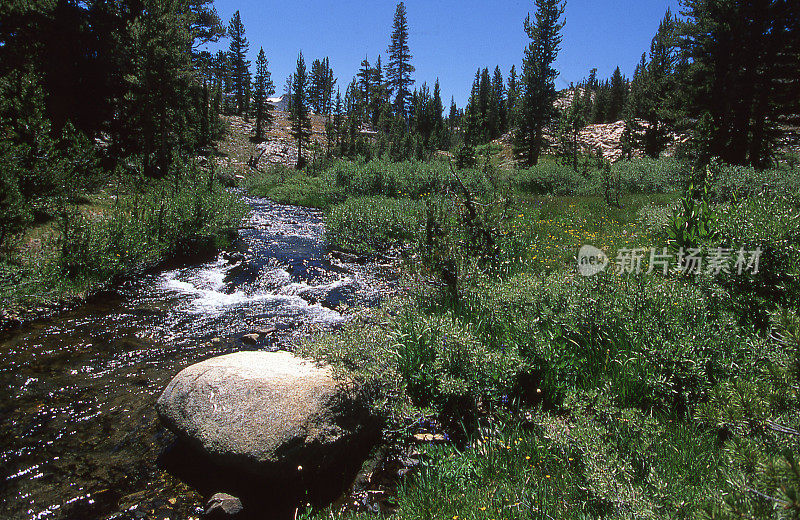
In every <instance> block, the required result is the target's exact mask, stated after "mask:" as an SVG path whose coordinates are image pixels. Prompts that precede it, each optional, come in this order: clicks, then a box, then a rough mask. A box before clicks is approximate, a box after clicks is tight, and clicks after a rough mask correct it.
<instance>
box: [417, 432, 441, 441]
mask: <svg viewBox="0 0 800 520" xmlns="http://www.w3.org/2000/svg"><path fill="white" fill-rule="evenodd" d="M414 440H415V441H417V442H444V441H446V440H447V439H446V438H445V436H444V435H442V434H440V433H417V434H414Z"/></svg>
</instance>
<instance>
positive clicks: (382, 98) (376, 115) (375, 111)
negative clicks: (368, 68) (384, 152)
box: [369, 55, 389, 128]
mask: <svg viewBox="0 0 800 520" xmlns="http://www.w3.org/2000/svg"><path fill="white" fill-rule="evenodd" d="M372 91H373V92H374V95H373V96H372V104H371V105H370V107H369V117H370V123H371V125H372V127H373V128H376V127H377V126H378V120H379V119H380V116H381V112H382V111H383V108H384V105H385V104H386V103H388V102H389V93H388V86H387V85H386V82H385V81H384V78H383V64H382V63H381V57H380V55H379V56H378V59H377V61H376V62H375V67H374V68H373V69H372Z"/></svg>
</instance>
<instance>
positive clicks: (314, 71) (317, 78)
mask: <svg viewBox="0 0 800 520" xmlns="http://www.w3.org/2000/svg"><path fill="white" fill-rule="evenodd" d="M325 79H326V74H325V73H324V72H323V70H322V62H321V61H320V60H314V61H313V62H311V76H310V80H309V87H308V103H309V105H310V106H311V109H312V110H313V111H314V112H315V113H317V114H320V113H322V104H323V102H322V92H323V89H324V88H325Z"/></svg>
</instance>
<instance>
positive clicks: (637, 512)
mask: <svg viewBox="0 0 800 520" xmlns="http://www.w3.org/2000/svg"><path fill="white" fill-rule="evenodd" d="M489 151H490V152H491V150H489ZM382 168H383V170H382V171H381V169H382ZM731 171H732V170H731V169H728V168H727V167H724V168H722V169H721V170H718V173H719V172H723V173H719V176H718V177H717V178H711V179H709V186H710V190H709V193H710V194H711V200H712V208H713V212H714V217H713V218H712V219H711V220H710V225H712V226H713V227H714V231H715V233H712V234H709V235H708V237H710V238H708V239H707V240H709V242H707V243H703V244H702V245H703V246H705V247H707V248H713V247H718V246H724V247H748V248H754V247H761V248H762V250H763V251H764V257H763V264H762V268H763V270H762V271H761V272H759V273H757V274H755V275H750V276H741V277H738V276H732V275H728V274H724V273H723V274H720V275H717V276H711V275H700V276H684V275H680V274H677V273H673V272H670V273H668V274H667V275H663V274H645V273H643V274H640V275H620V274H616V273H604V274H601V275H597V276H595V277H593V278H585V277H582V276H579V275H578V274H577V273H576V269H575V265H576V259H575V256H576V253H577V250H578V248H579V247H580V246H581V245H583V244H591V245H594V246H597V247H600V248H601V249H603V250H604V251H606V253H607V254H608V255H609V256H610V257H611V258H612V259H614V258H615V253H616V252H617V251H619V250H620V249H622V248H634V247H645V248H650V247H657V248H661V247H666V246H667V245H668V244H669V243H670V242H669V234H668V233H667V229H668V226H669V224H670V222H672V221H673V214H674V212H675V211H679V208H680V205H679V199H680V198H681V197H682V192H683V188H684V186H685V185H686V184H687V175H688V171H687V169H686V167H685V166H684V165H682V164H680V163H678V162H676V161H672V160H664V161H650V160H637V161H631V162H628V163H618V164H617V165H615V166H614V168H613V170H612V172H613V173H614V175H615V179H616V181H615V182H619V183H621V184H620V185H621V191H622V197H621V199H620V205H619V207H617V206H610V205H608V204H607V203H606V201H605V198H604V197H603V193H602V192H601V191H600V190H598V186H600V184H598V179H600V174H599V172H589V174H588V175H583V174H575V172H572V171H571V170H569V169H565V168H564V167H563V166H561V165H559V164H557V163H555V162H554V161H545V162H544V163H543V164H542V165H541V166H540V167H537V168H533V169H530V170H524V171H517V172H504V171H498V170H494V169H493V168H491V167H490V168H484V169H478V170H468V171H465V172H460V174H459V175H461V176H462V178H463V180H464V184H465V185H466V186H467V188H468V191H470V193H471V194H472V195H471V199H467V198H465V196H464V194H463V191H462V190H461V189H460V186H458V184H454V183H453V182H451V181H452V179H453V177H452V175H451V174H450V173H449V171H448V170H446V169H442V165H441V164H438V165H437V164H431V165H423V164H418V163H405V164H402V165H394V166H386V165H384V164H382V163H354V164H350V165H348V164H339V165H337V166H336V167H334V168H333V169H332V170H329V171H327V172H325V173H323V174H322V175H321V176H320V177H319V179H322V182H321V183H320V184H319V186H320V189H321V191H320V193H319V196H320V198H321V199H324V200H326V201H328V202H327V203H326V204H325V205H324V206H325V207H327V208H328V209H327V213H326V223H327V226H328V230H327V233H328V234H327V237H328V240H329V242H330V243H331V245H333V246H335V247H342V248H346V249H350V250H356V251H364V252H372V251H381V250H385V249H386V248H388V247H395V248H399V249H401V250H403V251H404V253H405V255H404V258H405V261H404V263H403V267H402V269H403V279H402V282H401V288H402V290H401V293H402V295H401V296H400V297H398V298H396V299H395V300H393V301H392V302H389V303H388V304H387V305H386V306H384V308H380V309H373V310H372V311H370V312H368V313H366V314H365V315H364V316H365V317H364V319H363V320H360V321H356V322H354V323H350V324H347V325H345V326H344V327H343V328H342V329H341V330H339V331H337V332H336V333H335V334H332V333H327V334H323V335H321V336H319V337H313V338H310V339H308V340H307V341H306V343H305V344H304V345H303V346H302V348H301V352H302V353H304V354H306V355H310V356H312V357H315V358H318V359H324V360H327V361H329V362H330V363H332V364H333V365H334V366H335V367H337V369H338V370H342V371H343V372H344V373H345V374H347V375H349V376H350V377H354V378H356V379H357V380H358V381H359V382H360V383H362V387H363V388H364V389H365V391H366V392H367V394H368V395H369V397H370V399H371V401H372V403H373V405H374V406H375V408H376V410H378V411H379V412H380V413H381V414H382V415H383V416H384V417H385V418H386V421H387V426H388V428H387V429H388V431H391V432H394V434H395V435H396V434H397V432H401V433H402V432H405V433H406V434H409V433H414V431H415V428H416V426H414V425H413V424H412V422H410V418H413V417H420V416H424V417H429V418H434V419H435V420H436V421H437V423H438V424H439V428H440V429H441V430H443V431H444V432H446V433H447V434H448V435H449V436H450V438H451V439H452V441H453V442H451V443H446V444H444V445H429V446H423V447H421V450H422V461H423V462H422V464H421V467H420V468H419V469H418V471H417V472H416V474H415V475H414V476H413V477H412V478H409V479H407V480H405V481H404V482H403V484H402V486H401V488H400V489H399V491H398V496H397V512H396V516H397V517H398V518H445V519H454V518H457V519H467V518H476V519H477V518H481V519H492V518H496V519H499V518H541V519H555V518H564V519H567V518H620V519H622V518H625V519H627V518H670V519H672V518H686V519H690V518H691V519H695V518H726V519H727V518H796V514H797V511H800V466H798V464H797V463H796V462H795V459H794V455H796V454H797V453H799V452H800V436H798V435H795V434H793V433H792V432H793V431H795V430H800V406H798V403H799V402H800V401H798V397H800V396H799V395H798V392H800V370H798V368H797V367H798V366H800V341H799V339H798V338H800V325H798V323H800V318H798V317H797V316H798V310H799V309H798V304H797V302H798V299H797V298H798V296H799V295H800V289H799V288H798V285H797V281H798V279H800V277H799V276H798V274H797V265H800V232H798V226H800V217H798V205H797V201H796V198H794V197H792V196H791V194H789V193H788V190H787V188H786V186H790V185H792V183H793V182H794V180H793V179H794V177H793V175H794V174H793V173H791V171H790V170H788V169H785V170H774V171H772V172H768V173H759V175H761V176H762V177H764V178H767V177H769V179H770V182H769V183H768V185H765V186H764V189H763V190H758V191H752V192H750V191H747V190H744V189H743V188H741V189H740V188H737V190H738V191H737V192H736V193H737V195H736V196H735V197H720V196H719V195H718V194H719V193H720V192H724V191H725V190H728V189H729V187H728V186H729V183H730V182H732V181H733V180H735V178H736V177H735V174H734V173H731ZM765 176H766V177H765ZM770 176H771V177H770ZM314 182H317V181H316V180H313V181H309V183H308V184H306V185H305V188H304V189H312V187H313V183H314ZM431 183H432V184H431ZM323 186H324V188H323ZM431 186H435V189H432V188H431ZM287 189H288V188H287ZM469 204H472V206H473V207H472V209H470V208H469V207H468V206H469ZM486 234H489V235H490V236H491V239H486V238H485V236H486ZM486 240H488V243H484V242H485V241H486ZM481 241H484V242H481ZM447 276H449V277H450V281H449V282H448V278H447ZM453 278H454V279H455V281H454V282H453ZM402 437H403V436H402V435H401V438H402ZM310 514H311V515H312V516H314V515H316V516H317V517H319V518H328V517H330V516H331V515H333V516H336V515H337V514H339V511H338V510H329V511H321V512H311V513H310ZM345 516H347V515H345ZM350 516H353V517H358V518H366V517H368V516H369V515H366V514H355V513H353V514H351V515H350Z"/></svg>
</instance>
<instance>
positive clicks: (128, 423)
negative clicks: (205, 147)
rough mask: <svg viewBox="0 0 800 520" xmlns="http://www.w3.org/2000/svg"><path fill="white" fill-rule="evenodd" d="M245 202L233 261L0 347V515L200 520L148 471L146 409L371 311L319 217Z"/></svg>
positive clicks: (159, 277) (364, 280)
mask: <svg viewBox="0 0 800 520" xmlns="http://www.w3.org/2000/svg"><path fill="white" fill-rule="evenodd" d="M248 201H249V203H250V204H251V206H252V207H253V214H252V216H251V218H250V220H249V222H248V223H247V225H246V226H245V227H244V228H243V229H242V230H241V232H240V237H241V240H240V244H239V246H238V247H237V250H236V251H234V252H232V253H231V252H229V253H226V254H223V255H220V257H219V258H218V259H216V260H214V261H212V262H209V263H206V264H203V265H199V266H189V267H183V268H179V269H175V270H172V271H168V272H163V273H158V274H152V275H147V276H145V277H143V278H141V279H139V280H137V281H136V282H134V283H131V284H128V285H126V286H125V287H123V288H121V289H120V290H119V291H118V293H115V294H114V295H111V296H108V297H104V298H97V299H95V300H94V301H91V302H90V303H88V304H86V305H84V306H81V307H80V308H79V309H76V310H74V311H70V312H66V313H64V314H62V315H60V316H58V317H56V318H53V319H50V320H46V321H42V322H37V323H33V324H30V325H27V326H25V327H23V328H22V329H21V330H18V331H15V332H13V333H11V334H8V335H6V336H4V337H0V386H2V388H3V390H4V391H3V392H2V394H0V501H1V502H0V518H2V519H8V520H14V519H49V518H57V519H63V518H74V519H81V520H84V519H90V518H106V517H113V518H159V519H163V518H173V519H174V518H188V517H192V516H194V517H196V516H198V514H199V513H200V511H201V510H200V509H199V506H200V497H199V496H198V495H197V494H196V493H195V492H194V491H192V490H191V489H189V488H188V487H187V486H185V485H184V484H183V483H181V482H180V481H179V480H178V479H177V478H175V477H174V476H172V475H170V474H169V472H167V471H164V470H163V469H162V468H161V467H160V466H159V464H158V463H157V460H158V457H159V453H161V452H162V450H163V449H164V448H165V447H166V446H168V445H169V444H170V443H171V441H172V437H171V435H170V434H168V433H167V432H166V431H165V430H164V429H163V428H162V427H161V426H160V425H159V424H158V419H157V417H156V414H155V411H154V403H155V400H156V399H157V397H158V395H159V393H160V392H161V390H162V389H163V388H164V386H165V385H166V384H167V383H168V382H169V379H170V378H172V377H173V376H174V375H175V374H176V373H177V372H178V371H179V370H180V369H182V368H183V367H186V366H187V365H189V364H192V363H195V362H198V361H201V360H203V359H206V358H208V357H211V356H216V355H220V354H224V353H227V352H232V351H235V350H242V349H246V348H249V349H256V348H260V349H275V348H279V346H280V345H282V344H289V343H290V342H291V341H292V338H293V337H296V336H297V335H299V334H301V333H302V332H301V331H302V330H304V329H306V328H307V327H308V326H314V325H320V326H330V325H335V324H337V323H339V322H341V321H342V320H344V319H345V317H344V316H343V313H342V309H343V308H345V307H347V306H352V305H359V304H361V305H364V304H366V305H370V304H372V303H374V302H376V301H377V300H378V298H379V297H380V294H381V290H382V286H383V284H384V283H385V278H384V277H382V276H379V273H378V271H377V268H376V267H375V266H361V265H355V264H348V263H340V262H337V261H336V260H334V259H333V258H331V257H330V255H328V254H327V252H326V250H325V246H324V241H323V238H322V235H323V225H322V217H321V215H320V213H319V212H316V211H312V210H308V209H304V208H298V207H291V206H282V205H278V204H275V203H272V202H269V201H266V200H261V199H248ZM271 329H275V330H276V332H273V333H271V334H268V335H262V338H264V339H263V340H262V341H261V343H260V344H258V345H253V346H246V345H244V344H243V343H242V342H241V341H240V338H241V337H242V335H245V334H248V333H252V332H254V331H259V330H261V331H264V330H271Z"/></svg>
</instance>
